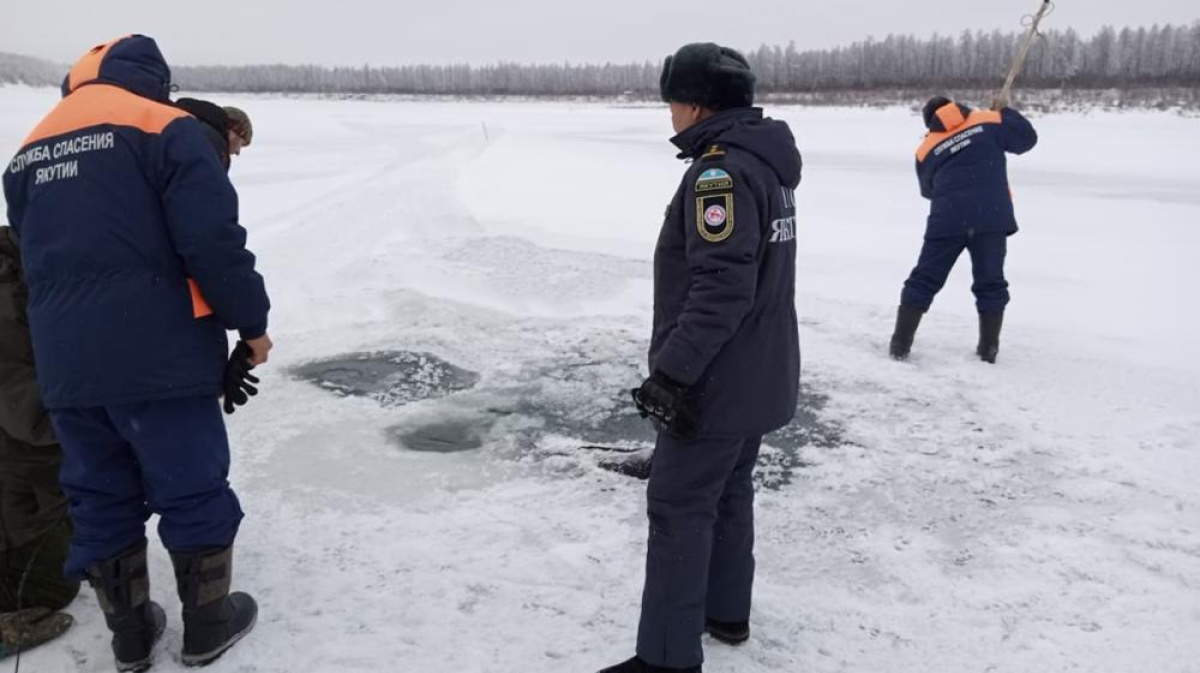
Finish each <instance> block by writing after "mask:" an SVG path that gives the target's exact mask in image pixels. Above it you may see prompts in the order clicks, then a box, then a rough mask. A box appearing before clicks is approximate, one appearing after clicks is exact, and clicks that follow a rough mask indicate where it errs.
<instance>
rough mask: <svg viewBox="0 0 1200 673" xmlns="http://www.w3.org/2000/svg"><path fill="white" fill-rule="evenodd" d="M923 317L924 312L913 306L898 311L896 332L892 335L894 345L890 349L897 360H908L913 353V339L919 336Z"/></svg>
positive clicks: (901, 307) (902, 306)
mask: <svg viewBox="0 0 1200 673" xmlns="http://www.w3.org/2000/svg"><path fill="white" fill-rule="evenodd" d="M923 315H925V312H924V311H922V310H921V309H919V308H913V307H912V306H904V305H901V306H900V308H899V309H897V310H896V331H895V332H893V333H892V345H891V347H890V348H889V349H888V352H889V353H891V355H892V357H893V358H895V359H896V360H904V359H907V358H908V354H909V353H910V352H911V351H912V345H913V337H914V336H916V334H917V327H919V326H920V325H921V316H923Z"/></svg>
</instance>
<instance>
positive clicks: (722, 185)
mask: <svg viewBox="0 0 1200 673" xmlns="http://www.w3.org/2000/svg"><path fill="white" fill-rule="evenodd" d="M730 189H733V177H732V176H730V175H729V174H728V173H726V172H725V171H723V170H721V169H720V168H710V169H708V170H707V171H704V172H703V173H701V174H700V178H699V179H697V180H696V193H700V192H715V191H720V190H726V191H728V190H730Z"/></svg>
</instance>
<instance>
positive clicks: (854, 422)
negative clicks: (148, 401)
mask: <svg viewBox="0 0 1200 673" xmlns="http://www.w3.org/2000/svg"><path fill="white" fill-rule="evenodd" d="M54 98H55V94H54V92H53V91H49V90H29V89H22V88H7V89H0V147H6V148H9V149H15V148H16V147H17V145H18V144H19V143H20V141H21V138H22V137H23V135H24V133H25V132H26V131H27V130H28V129H29V128H30V127H32V125H33V124H34V123H35V122H36V121H37V119H38V117H39V116H40V115H41V114H42V113H43V112H44V111H45V110H46V109H48V108H49V106H50V105H51V104H52V103H53V101H54ZM223 102H225V100H223ZM227 102H230V103H237V104H240V105H244V106H245V107H246V109H248V110H249V111H250V112H251V113H252V114H253V115H254V119H255V126H256V128H257V130H258V133H257V134H256V136H255V142H254V146H253V147H251V148H249V149H248V150H247V152H246V153H245V154H244V155H243V157H241V158H240V159H237V160H236V161H235V166H234V170H233V178H234V181H235V183H236V184H237V185H238V187H239V189H240V193H241V196H242V212H243V219H244V222H245V224H246V225H247V226H248V227H249V229H250V232H251V242H252V245H253V247H254V249H255V250H256V251H257V252H258V253H259V254H260V258H261V263H262V269H263V271H264V273H265V274H266V276H267V278H268V282H269V286H270V288H271V292H272V296H273V299H274V304H275V310H274V312H273V315H272V324H273V328H272V335H273V336H274V338H275V341H276V344H277V348H276V352H275V354H274V355H273V359H272V363H271V364H270V365H269V366H268V367H266V368H264V372H263V374H264V378H265V381H264V386H263V394H262V395H261V396H260V397H259V398H257V399H256V400H254V402H253V403H252V404H251V405H250V406H249V407H247V408H246V409H244V410H242V411H240V412H239V413H238V414H237V415H235V416H234V417H233V418H232V419H231V421H230V430H231V434H232V439H233V442H234V447H235V449H234V450H235V468H234V474H233V480H234V482H235V485H236V487H237V489H238V492H239V493H240V495H241V497H242V499H243V502H244V506H245V509H246V511H247V512H248V517H247V519H246V521H245V524H244V527H243V532H242V535H241V538H240V541H239V545H238V553H237V561H236V570H235V576H236V585H237V586H238V587H240V588H244V589H247V590H250V591H252V592H253V593H254V594H255V595H256V596H257V597H258V599H259V601H260V603H261V606H262V616H261V621H260V623H259V625H258V628H257V630H256V631H255V633H254V634H253V635H252V636H251V637H250V638H248V639H247V640H246V641H244V643H243V644H241V645H239V646H238V647H237V648H236V649H235V650H234V651H232V652H231V653H230V654H229V655H227V656H226V657H225V658H224V659H222V660H221V661H220V662H219V663H218V664H216V665H214V666H213V667H212V668H211V669H209V670H211V671H213V673H220V672H223V671H229V672H235V671H236V672H251V671H252V672H255V673H276V672H278V673H283V672H287V673H293V672H296V671H314V672H322V673H324V672H331V673H332V672H337V673H356V672H366V671H399V672H404V671H439V672H440V671H464V672H474V671H478V672H489V673H490V672H496V673H508V672H512V673H541V672H544V673H551V672H553V673H563V672H570V671H575V672H589V671H594V670H596V669H597V668H599V667H600V666H601V665H605V664H608V663H612V662H614V661H617V660H619V659H622V658H625V657H627V656H629V655H630V654H631V652H632V649H633V643H634V634H635V628H636V620H637V611H638V602H639V599H640V588H641V580H642V562H643V553H644V538H645V519H644V514H643V484H642V483H641V482H638V481H635V480H632V479H628V478H626V477H621V476H618V475H615V474H612V473H610V472H607V471H604V470H601V469H599V468H598V467H597V463H598V459H597V456H596V455H595V454H592V453H589V452H583V451H579V450H578V448H577V447H579V446H580V445H581V444H584V443H591V442H599V441H602V440H605V439H611V440H612V441H611V442H609V443H617V444H620V445H622V446H637V445H638V442H639V441H640V440H639V436H640V435H639V433H644V428H641V429H639V426H638V425H637V424H636V423H633V424H631V423H629V422H627V421H628V420H629V419H628V418H626V416H627V414H628V410H627V409H626V408H625V407H624V403H623V397H622V390H623V389H625V388H628V387H631V386H633V385H635V384H636V383H637V382H638V381H639V380H640V376H641V371H642V369H643V367H644V365H642V364H641V360H642V353H643V351H644V348H645V345H646V340H647V338H648V325H649V322H650V317H651V296H650V259H651V255H652V252H653V245H654V241H655V238H656V236H657V232H658V227H659V224H660V222H661V213H662V209H663V206H664V205H665V204H666V202H667V200H668V199H669V198H670V196H671V194H672V193H673V189H674V187H675V184H676V180H677V179H678V176H679V174H680V171H681V170H682V168H683V167H682V165H680V164H679V163H678V162H677V161H676V160H675V159H674V158H673V155H674V152H673V151H672V148H671V147H670V146H669V145H667V144H666V137H667V135H668V119H667V115H666V114H665V112H664V111H663V110H660V109H655V108H617V107H605V106H598V105H570V104H565V103H562V104H540V105H539V104H482V103H438V104H434V103H378V102H332V101H313V100H289V99H237V98H229V99H227ZM770 112H771V113H772V114H774V115H775V116H779V117H782V118H785V119H787V120H788V121H789V122H791V123H792V124H793V128H794V129H795V131H796V134H797V137H798V138H799V141H800V143H801V147H802V150H803V152H804V155H805V159H806V168H805V179H804V184H803V185H802V186H801V189H800V194H799V197H800V198H799V202H800V213H801V222H802V227H801V239H800V265H799V266H800V271H799V287H800V297H799V300H798V303H799V307H800V314H801V316H802V321H803V324H802V342H803V349H804V381H805V385H806V389H807V392H808V393H809V394H810V395H811V396H812V397H811V399H819V400H821V404H820V405H817V404H815V403H814V405H813V406H812V408H811V409H807V410H806V412H807V413H808V414H809V417H810V418H812V417H813V416H812V415H813V414H815V417H816V419H817V420H818V422H819V423H822V424H825V426H826V427H828V428H833V429H834V430H833V431H831V433H829V434H827V435H826V439H829V438H831V437H832V438H834V439H836V441H823V442H815V443H810V444H806V445H804V446H803V447H802V448H800V449H799V452H798V453H797V452H796V446H797V445H799V444H802V443H803V442H798V441H794V440H795V437H794V436H793V437H792V438H791V439H789V438H787V437H785V438H782V439H774V440H769V442H774V444H773V446H775V447H776V450H775V452H774V455H775V456H776V458H779V457H780V456H781V455H782V456H783V459H782V460H779V461H777V464H776V465H775V466H774V469H776V470H778V471H779V472H778V473H777V474H776V476H777V477H779V478H777V479H774V480H768V483H767V484H766V486H769V488H764V489H763V490H762V492H761V494H760V500H759V509H758V512H759V518H758V533H759V536H758V540H759V544H758V558H759V577H758V583H757V585H756V597H755V599H756V602H755V609H754V616H753V622H754V628H755V632H754V638H753V639H752V640H751V642H750V643H749V644H748V645H747V646H745V647H743V648H741V649H738V650H731V649H728V648H724V647H721V646H719V645H715V644H712V643H709V645H708V647H707V651H708V657H709V661H708V663H707V664H706V670H709V671H714V672H718V673H720V672H724V671H737V672H738V673H758V672H765V671H796V672H799V671H805V672H807V671H889V672H895V673H903V672H909V671H912V672H918V671H919V672H921V673H927V672H929V671H947V672H949V671H954V672H959V671H978V672H993V671H996V672H998V671H1012V672H1014V673H1026V672H1029V671H1086V672H1102V671H1103V672H1109V671H1111V672H1113V673H1117V672H1122V673H1123V672H1130V671H1153V672H1156V673H1158V672H1163V673H1166V672H1172V673H1175V672H1178V673H1182V672H1185V671H1193V672H1194V671H1200V492H1198V488H1197V484H1198V483H1200V452H1198V449H1200V440H1198V435H1200V383H1198V374H1200V361H1198V359H1197V357H1196V352H1197V347H1198V346H1200V342H1198V340H1200V337H1198V335H1200V318H1197V309H1196V307H1197V301H1196V298H1195V292H1196V289H1197V288H1198V287H1200V265H1198V264H1197V259H1198V257H1197V254H1198V253H1197V250H1200V161H1198V160H1197V159H1196V157H1197V156H1200V122H1198V121H1196V120H1194V119H1193V120H1189V119H1183V118H1180V117H1176V116H1172V115H1167V114H1155V113H1127V114H1095V115H1091V116H1055V117H1049V118H1044V119H1038V120H1036V123H1037V124H1038V126H1039V128H1040V130H1041V132H1042V137H1043V141H1042V145H1041V146H1040V147H1039V148H1038V149H1037V150H1036V151H1035V152H1034V153H1032V154H1030V155H1028V156H1027V157H1024V158H1021V159H1018V160H1016V161H1014V163H1013V169H1012V174H1013V182H1014V190H1015V192H1016V198H1017V202H1018V210H1019V215H1020V219H1021V223H1022V225H1023V232H1022V233H1021V234H1020V235H1019V236H1018V237H1016V238H1015V239H1013V241H1012V245H1011V253H1010V276H1011V278H1010V280H1011V282H1012V284H1013V295H1014V303H1013V306H1012V307H1011V310H1010V312H1009V317H1008V321H1007V325H1006V328H1005V334H1004V343H1003V348H1002V350H1001V355H1000V363H999V364H998V365H996V366H994V367H990V366H986V365H983V364H981V363H979V362H978V361H976V360H975V359H974V358H973V356H972V351H973V346H974V338H975V319H974V315H973V305H972V302H971V298H970V294H969V292H968V286H969V284H970V280H969V272H968V268H967V265H966V264H965V262H966V260H963V262H964V264H963V265H962V266H961V267H960V268H959V269H958V270H956V273H955V275H954V277H953V278H952V280H951V282H950V283H949V285H948V287H947V290H946V291H945V292H944V293H943V296H942V297H940V298H939V301H938V303H937V305H936V306H935V309H934V311H933V312H932V313H931V314H930V316H929V317H928V318H927V320H926V323H925V324H924V325H923V326H922V329H921V332H920V334H919V335H918V341H917V346H916V351H915V353H914V357H913V358H912V360H911V361H910V362H908V363H904V364H900V363H895V362H892V361H890V360H888V359H887V358H886V357H885V348H886V340H887V337H888V336H889V334H890V330H891V320H892V312H893V310H894V305H895V303H896V301H897V298H898V295H899V290H900V284H901V282H902V281H903V279H904V277H905V275H906V273H907V272H908V270H909V269H910V267H911V265H912V263H913V262H914V261H915V258H916V253H917V250H918V248H919V246H920V238H921V231H922V223H923V215H924V208H925V205H924V203H923V202H922V201H921V200H920V198H919V197H918V195H917V185H916V180H915V178H914V176H913V174H912V151H913V149H914V148H915V146H916V145H917V143H918V141H919V136H920V124H919V121H918V119H917V117H916V116H915V115H914V114H913V113H911V112H909V111H906V110H888V111H869V110H850V109H816V110H807V109H774V110H770ZM371 353H390V354H392V356H393V357H401V359H402V360H403V362H406V363H408V364H407V365H405V366H408V365H412V361H411V357H412V354H417V355H416V356H417V357H418V358H419V357H421V356H431V357H432V358H434V359H433V360H429V361H428V362H424V363H423V364H422V363H418V365H419V366H416V368H415V369H414V368H411V367H410V369H411V371H415V372H417V374H411V371H410V370H409V369H404V370H403V371H410V374H411V375H412V376H414V377H415V379H416V380H418V382H419V383H420V385H422V386H425V387H426V388H428V390H429V391H431V393H430V394H431V398H430V399H424V400H420V401H415V402H411V403H406V402H408V401H409V398H406V397H403V396H400V397H396V396H391V397H389V396H388V395H387V394H386V393H379V394H372V393H371V392H370V391H367V392H365V393H359V394H354V392H353V391H352V390H351V388H353V386H351V387H350V388H347V387H345V386H344V385H343V386H342V387H340V388H339V385H338V384H337V382H336V381H335V382H333V383H334V384H333V385H331V386H326V387H324V388H323V387H321V386H318V385H313V384H311V383H309V382H306V381H305V380H304V379H303V378H302V377H301V376H300V375H299V373H300V372H302V371H303V369H302V368H303V367H304V366H305V365H309V364H310V363H313V362H326V363H328V362H329V361H331V360H336V359H338V358H346V357H351V358H353V357H356V356H359V355H360V354H371ZM396 354H409V355H404V356H399V355H396ZM404 358H409V359H408V360H405V359H404ZM442 362H444V363H448V365H453V367H456V368H461V369H448V368H445V367H443V366H442V365H441V364H439V363H442ZM422 367H425V369H422ZM429 367H432V368H431V369H430V368H429ZM400 369H403V368H402V367H401V368H400ZM400 369H397V370H395V371H390V374H389V375H398V374H396V371H400ZM421 372H425V373H424V374H422V373H421ZM464 372H465V374H464ZM343 373H344V372H343ZM467 374H471V375H475V374H477V377H474V378H472V376H467V378H466V379H461V380H460V378H456V377H460V375H461V376H466V375H467ZM404 375H409V374H404ZM392 381H393V383H394V380H392ZM445 381H450V382H452V383H453V382H455V381H458V382H459V383H461V384H462V385H460V386H459V387H458V388H456V389H455V391H450V390H443V391H439V390H437V388H438V386H439V385H442V384H443V383H445ZM342 383H343V384H345V380H344V379H343V380H342ZM468 383H469V385H468ZM388 385H392V384H388ZM384 387H385V388H386V387H387V386H386V385H385V386H384ZM392 387H393V388H394V387H395V386H394V385H393V386H392ZM442 392H445V393H450V392H453V394H448V395H443V394H441V393H442ZM431 427H432V428H433V429H434V430H435V431H436V432H433V434H434V435H437V437H441V436H443V435H446V436H450V437H451V439H452V440H454V441H465V442H467V443H468V444H479V445H481V448H477V449H473V450H460V451H449V452H439V451H430V450H419V451H414V450H411V448H413V447H410V446H408V445H406V441H412V438H413V436H414V435H413V433H414V432H417V431H418V430H420V429H421V428H431ZM438 432H442V433H443V435H438ZM447 433H448V435H447ZM455 433H457V434H455ZM418 434H419V433H418ZM427 434H428V433H427ZM437 437H435V439H437ZM426 439H428V437H426ZM785 445H786V446H790V448H786V449H784V448H780V447H781V446H785ZM418 448H420V447H418ZM425 448H428V447H425ZM458 448H463V447H458ZM466 448H469V446H468V447H466ZM779 465H782V466H783V467H782V468H780V467H779ZM152 550H153V551H152V554H153V559H152V565H153V569H152V579H153V583H154V595H155V597H156V598H157V600H159V601H161V602H163V604H164V605H165V606H166V607H167V609H168V612H169V613H170V614H171V615H172V618H171V623H170V625H169V626H168V631H167V635H166V638H165V642H164V646H163V647H162V650H161V652H160V654H159V664H158V665H157V666H156V668H155V670H158V671H164V672H170V671H182V670H184V669H183V668H182V666H181V664H180V663H179V657H178V649H179V646H180V642H181V632H180V627H179V621H178V618H177V608H178V601H177V600H176V599H175V598H174V596H173V593H174V592H173V582H172V577H171V574H170V569H169V563H168V560H167V556H166V554H165V552H164V551H163V550H162V549H161V548H160V547H159V546H158V544H157V542H155V543H152ZM72 612H73V613H74V614H75V615H76V616H77V617H78V618H79V621H80V623H79V625H78V627H77V628H76V629H75V630H74V631H72V632H71V634H70V635H69V636H67V637H66V638H65V639H64V640H63V641H60V643H58V644H56V645H55V646H53V647H48V648H45V649H43V650H41V651H36V652H33V653H30V654H29V655H27V658H26V659H25V661H24V662H23V669H22V670H27V671H31V672H32V671H43V672H47V673H72V672H83V671H108V670H110V667H111V659H110V654H109V651H108V645H107V635H106V634H105V631H104V628H103V624H102V621H101V619H100V613H99V610H98V609H97V608H96V605H95V600H94V598H93V597H91V596H90V595H85V596H84V597H82V598H81V599H80V600H79V601H78V603H77V604H76V605H75V606H74V608H73V609H72Z"/></svg>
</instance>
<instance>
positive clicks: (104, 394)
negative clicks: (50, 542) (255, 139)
mask: <svg viewBox="0 0 1200 673" xmlns="http://www.w3.org/2000/svg"><path fill="white" fill-rule="evenodd" d="M170 86H171V73H170V70H169V68H168V67H167V64H166V62H165V60H164V59H163V56H162V54H161V53H160V52H159V50H158V46H157V45H156V44H155V42H154V41H153V40H152V39H150V38H148V37H144V36H139V35H134V36H128V37H123V38H119V39H117V40H113V41H112V42H109V43H107V44H103V45H99V46H97V47H95V48H93V49H92V50H90V51H89V52H88V53H87V54H85V55H84V56H83V57H82V58H81V59H80V60H79V62H78V63H77V64H76V65H75V66H74V68H73V69H72V70H71V72H70V74H69V75H68V76H67V78H66V80H65V81H64V83H63V91H62V93H63V99H62V101H61V102H59V104H58V105H57V106H56V107H55V108H54V110H52V111H51V112H50V114H49V115H48V116H47V117H46V118H45V119H43V120H42V121H41V123H39V124H38V125H37V126H36V127H35V128H34V130H33V132H32V133H31V134H30V135H29V137H28V138H27V139H26V140H25V142H24V143H23V144H22V147H21V149H20V151H19V152H18V153H17V155H16V157H14V158H13V160H12V161H11V162H10V163H9V165H8V167H7V170H6V171H5V172H4V178H3V180H4V193H5V197H6V200H7V202H8V221H9V222H10V224H11V225H12V226H13V228H14V229H15V230H16V232H17V234H18V237H19V240H20V249H21V256H22V259H23V262H24V271H25V279H26V282H27V283H28V287H29V308H28V314H29V325H30V329H31V332H32V337H33V345H34V352H35V357H36V359H37V369H38V381H39V385H40V388H41V392H42V399H43V401H44V403H45V406H46V407H47V409H49V411H50V414H51V420H52V422H53V425H54V429H55V431H56V432H57V435H58V438H59V440H60V442H61V443H62V446H63V452H64V459H63V467H62V486H63V489H64V491H65V492H66V494H67V496H68V499H69V501H70V511H71V517H72V519H73V521H74V524H75V532H74V538H73V540H72V544H71V549H70V553H69V557H68V559H67V563H66V572H67V574H68V575H70V576H76V577H86V578H87V579H88V580H89V581H90V582H91V584H92V585H93V586H94V587H95V589H96V591H97V594H98V596H99V599H100V600H99V602H100V605H101V607H102V608H103V610H104V612H105V617H106V621H107V623H108V625H109V627H110V629H111V630H112V631H113V650H114V654H115V657H116V660H117V667H118V669H119V670H137V669H140V668H143V667H145V666H148V665H149V663H150V657H151V650H152V647H153V644H154V642H155V640H157V638H158V635H159V634H160V633H161V632H162V628H163V622H164V615H163V612H162V609H161V608H159V607H158V605H157V604H155V603H153V602H152V601H150V600H149V597H148V595H149V586H148V578H147V568H146V538H145V521H146V520H147V519H148V518H149V517H150V515H151V514H152V513H155V514H159V515H160V517H161V522H160V524H159V527H158V532H159V536H160V537H161V538H162V541H163V544H164V546H166V548H167V549H168V550H169V551H170V552H171V557H172V561H173V563H174V565H175V571H176V577H177V579H178V588H179V591H180V598H181V601H182V603H183V608H184V612H183V617H184V627H185V632H184V651H183V660H184V663H185V664H203V663H207V662H208V661H211V660H212V659H214V658H216V657H217V656H219V655H220V654H221V653H223V652H224V651H225V650H226V649H228V648H229V647H230V646H231V645H232V644H233V643H235V642H237V640H238V639H240V638H241V637H242V636H243V635H245V633H247V632H248V631H249V630H250V628H251V627H252V626H253V623H254V621H255V617H256V615H257V606H256V605H255V603H254V600H253V599H252V598H250V597H249V596H247V595H245V594H230V593H229V579H230V564H231V557H232V545H233V541H234V538H235V537H236V535H237V531H238V526H239V524H240V522H241V519H242V510H241V507H240V506H239V503H238V499H237V497H236V496H235V495H234V493H233V491H232V490H231V489H230V487H229V482H228V472H229V443H228V439H227V437H226V433H225V426H224V420H223V417H222V416H221V409H220V402H219V396H220V394H221V392H222V389H223V382H224V379H225V368H226V360H227V354H228V343H227V340H226V330H236V331H238V332H239V334H240V336H241V338H242V340H244V341H245V342H246V344H247V346H248V348H249V352H250V355H249V357H248V359H249V361H250V363H251V364H261V363H264V362H266V361H267V357H268V353H269V351H270V350H271V340H270V338H269V337H268V336H267V313H268V310H269V307H270V302H269V300H268V298H267V293H266V289H265V287H264V282H263V278H262V276H260V275H259V274H258V272H257V271H256V270H255V257H254V255H253V254H251V253H250V252H249V251H248V250H247V249H246V232H245V230H244V229H243V228H242V227H241V226H240V225H239V224H238V204H237V194H236V193H235V192H234V189H233V187H232V186H231V185H230V183H229V179H228V177H227V176H226V174H225V170H224V169H223V168H222V166H221V163H220V161H219V159H218V157H217V154H216V153H215V152H213V151H212V148H211V147H210V145H209V143H208V141H207V140H206V138H205V135H204V131H203V130H202V129H201V126H200V124H199V123H198V122H197V121H196V119H195V118H193V117H192V116H190V115H188V114H187V113H186V112H184V111H182V110H180V109H178V108H176V107H173V106H171V105H170V101H169V98H168V96H169V92H170Z"/></svg>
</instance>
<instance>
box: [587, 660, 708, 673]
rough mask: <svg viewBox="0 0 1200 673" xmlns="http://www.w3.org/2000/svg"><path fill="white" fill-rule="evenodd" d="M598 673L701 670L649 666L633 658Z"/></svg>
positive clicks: (696, 668) (688, 672)
mask: <svg viewBox="0 0 1200 673" xmlns="http://www.w3.org/2000/svg"><path fill="white" fill-rule="evenodd" d="M600 673H701V670H700V667H699V666H692V667H691V668H663V667H662V666H651V665H650V664H647V663H646V662H644V661H642V660H641V659H638V658H637V657H634V658H632V659H630V660H629V661H626V662H623V663H620V664H617V665H616V666H612V667H609V668H606V669H604V670H602V671H600Z"/></svg>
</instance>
